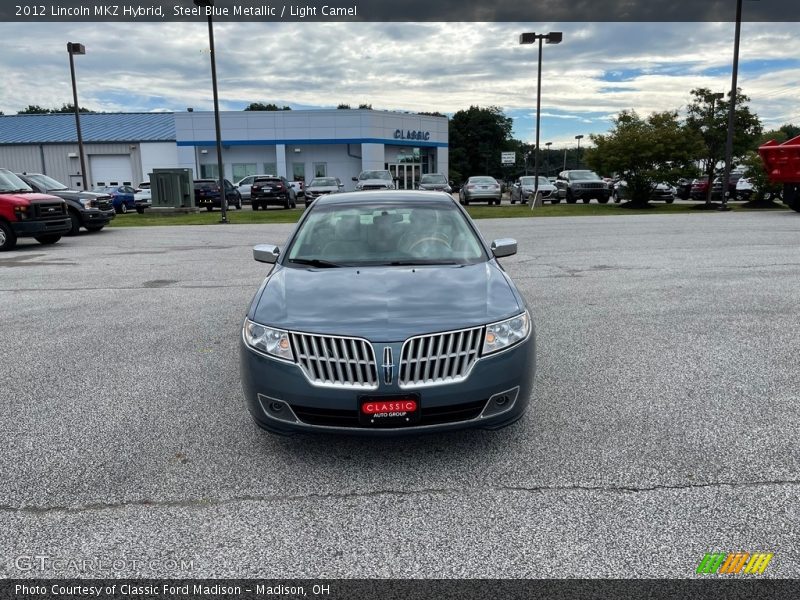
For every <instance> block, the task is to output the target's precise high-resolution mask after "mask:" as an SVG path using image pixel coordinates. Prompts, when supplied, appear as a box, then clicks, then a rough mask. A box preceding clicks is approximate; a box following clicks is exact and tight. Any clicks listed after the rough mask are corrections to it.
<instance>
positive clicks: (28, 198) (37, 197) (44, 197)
mask: <svg viewBox="0 0 800 600" xmlns="http://www.w3.org/2000/svg"><path fill="white" fill-rule="evenodd" d="M0 197H2V198H3V200H4V201H6V202H10V203H11V204H12V206H24V205H27V204H29V203H34V202H52V201H53V200H58V201H59V202H63V200H62V199H61V198H59V197H58V196H54V195H53V194H41V193H39V192H0Z"/></svg>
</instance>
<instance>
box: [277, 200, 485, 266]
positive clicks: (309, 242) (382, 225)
mask: <svg viewBox="0 0 800 600" xmlns="http://www.w3.org/2000/svg"><path fill="white" fill-rule="evenodd" d="M285 256H286V259H285V262H284V264H286V265H287V266H290V267H302V268H307V265H312V266H318V267H331V266H378V265H437V264H438V265H441V264H448V265H450V264H452V265H466V264H474V263H478V262H483V261H486V260H487V255H486V252H485V251H484V248H483V245H482V244H481V242H480V240H479V238H478V236H477V235H476V234H475V231H474V230H473V229H472V227H471V226H470V224H469V222H468V221H467V219H466V217H464V215H463V214H462V213H461V211H459V210H458V208H457V207H456V206H455V205H453V204H450V203H443V202H442V203H439V202H437V203H431V202H424V203H422V202H396V201H395V202H388V201H387V202H369V203H366V202H358V203H355V202H354V203H347V204H338V203H337V204H329V205H324V206H317V207H316V208H314V209H313V210H312V211H311V212H310V213H309V214H308V217H307V218H306V219H305V220H304V221H303V222H302V224H301V225H300V228H299V230H298V231H297V234H296V235H295V236H294V238H293V240H292V242H291V243H290V245H289V247H288V248H287V250H286V254H285Z"/></svg>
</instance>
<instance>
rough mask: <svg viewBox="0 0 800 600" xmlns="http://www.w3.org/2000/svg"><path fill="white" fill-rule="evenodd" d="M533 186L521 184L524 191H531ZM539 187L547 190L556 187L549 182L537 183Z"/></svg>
mask: <svg viewBox="0 0 800 600" xmlns="http://www.w3.org/2000/svg"><path fill="white" fill-rule="evenodd" d="M533 187H534V186H533V185H523V186H522V189H523V190H525V191H528V192H532V191H533ZM539 189H540V190H549V191H551V192H552V191H553V190H555V189H556V186H554V185H552V184H549V183H543V184H539Z"/></svg>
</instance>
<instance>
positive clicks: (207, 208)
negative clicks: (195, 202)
mask: <svg viewBox="0 0 800 600" xmlns="http://www.w3.org/2000/svg"><path fill="white" fill-rule="evenodd" d="M206 210H207V211H208V212H211V211H212V210H214V207H213V206H206Z"/></svg>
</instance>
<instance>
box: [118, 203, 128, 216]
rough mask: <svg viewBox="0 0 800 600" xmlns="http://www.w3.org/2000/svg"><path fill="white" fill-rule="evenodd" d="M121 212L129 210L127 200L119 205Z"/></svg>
mask: <svg viewBox="0 0 800 600" xmlns="http://www.w3.org/2000/svg"><path fill="white" fill-rule="evenodd" d="M119 212H121V213H122V214H125V213H126V212H128V205H127V204H126V203H125V202H123V203H122V204H120V205H119Z"/></svg>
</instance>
